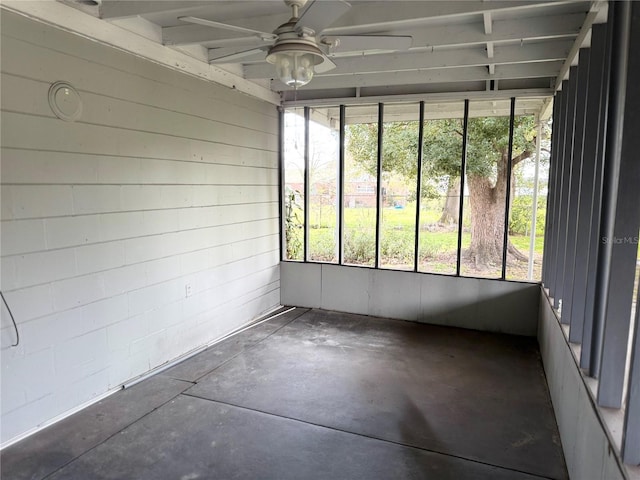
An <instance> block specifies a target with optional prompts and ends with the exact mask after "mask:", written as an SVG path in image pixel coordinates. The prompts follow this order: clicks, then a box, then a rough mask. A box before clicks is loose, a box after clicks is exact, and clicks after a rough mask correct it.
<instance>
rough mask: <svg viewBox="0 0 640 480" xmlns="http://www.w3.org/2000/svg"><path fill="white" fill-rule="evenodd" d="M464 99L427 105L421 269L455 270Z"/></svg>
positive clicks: (422, 191) (424, 144)
mask: <svg viewBox="0 0 640 480" xmlns="http://www.w3.org/2000/svg"><path fill="white" fill-rule="evenodd" d="M463 122H464V103H463V102H458V103H455V104H441V105H425V121H424V133H423V142H422V145H423V147H422V148H423V151H422V185H421V187H422V188H421V195H420V198H421V205H420V249H419V252H418V255H419V264H418V270H419V271H421V272H429V273H447V274H455V273H456V262H457V252H458V218H459V216H460V167H461V164H462V140H463V139H462V135H463Z"/></svg>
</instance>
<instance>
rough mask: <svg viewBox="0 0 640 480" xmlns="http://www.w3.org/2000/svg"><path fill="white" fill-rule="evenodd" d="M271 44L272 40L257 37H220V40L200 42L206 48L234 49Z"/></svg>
mask: <svg viewBox="0 0 640 480" xmlns="http://www.w3.org/2000/svg"><path fill="white" fill-rule="evenodd" d="M271 44H273V40H271V39H263V38H259V37H236V38H221V39H220V40H208V41H204V42H202V45H203V46H204V47H206V48H235V49H236V50H241V49H242V48H244V47H247V48H249V47H261V46H263V45H267V46H269V45H271Z"/></svg>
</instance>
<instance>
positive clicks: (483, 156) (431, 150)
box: [347, 116, 535, 269]
mask: <svg viewBox="0 0 640 480" xmlns="http://www.w3.org/2000/svg"><path fill="white" fill-rule="evenodd" d="M347 135H348V143H347V148H348V152H349V153H350V154H351V155H353V158H354V159H355V160H356V161H358V162H359V163H360V164H361V165H362V166H363V168H365V169H366V170H367V171H369V172H371V173H373V174H375V171H376V158H377V155H376V152H377V125H376V124H359V125H350V126H349V128H348V130H347ZM462 135H463V132H462V121H461V120H459V119H442V120H429V121H426V122H425V128H424V143H423V179H424V178H425V177H427V178H432V177H433V176H436V175H439V176H442V175H445V176H448V177H449V188H455V184H456V179H459V177H460V159H461V156H462ZM383 139H384V143H383V155H382V166H383V171H387V172H391V171H394V172H396V173H399V174H402V175H403V176H404V177H405V178H406V179H407V181H415V178H416V175H417V161H416V158H417V150H418V145H417V143H418V123H417V122H393V123H387V124H385V125H384V137H383ZM534 152H535V125H534V118H533V117H532V116H521V117H516V118H515V119H514V135H513V152H512V167H515V166H516V165H518V164H519V163H520V162H522V161H523V160H525V159H527V158H530V157H531V156H532V155H533V154H534ZM508 162H509V118H508V117H482V118H471V119H469V124H468V141H467V172H466V173H467V186H468V189H469V197H470V198H469V200H470V212H471V215H470V217H471V245H470V247H469V249H468V250H467V251H466V252H465V254H466V255H467V257H468V259H469V260H470V261H471V262H472V263H473V264H474V265H475V266H476V268H478V269H484V268H486V267H488V266H491V265H494V264H499V263H500V262H501V259H502V246H503V238H504V211H505V210H504V209H505V198H506V188H507V172H508V168H507V167H508ZM512 178H513V177H512ZM443 213H444V212H443ZM508 252H509V253H510V254H511V255H512V256H514V257H516V258H518V259H526V257H525V256H524V255H522V254H521V253H520V252H518V250H517V249H516V248H515V247H513V246H512V245H511V244H509V246H508Z"/></svg>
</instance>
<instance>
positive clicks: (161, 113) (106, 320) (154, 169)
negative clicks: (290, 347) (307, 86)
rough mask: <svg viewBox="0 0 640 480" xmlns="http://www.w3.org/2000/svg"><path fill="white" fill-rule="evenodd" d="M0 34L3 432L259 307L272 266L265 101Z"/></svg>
mask: <svg viewBox="0 0 640 480" xmlns="http://www.w3.org/2000/svg"><path fill="white" fill-rule="evenodd" d="M1 33H2V43H1V49H2V51H1V55H2V63H1V78H0V81H1V84H0V85H1V94H2V98H1V107H2V118H1V120H2V138H1V143H2V152H1V153H2V158H1V160H2V164H1V170H0V173H1V181H2V191H1V200H2V222H1V225H0V228H1V235H0V239H1V244H0V254H1V284H0V285H1V288H2V291H3V293H4V294H5V297H6V299H7V301H8V302H9V305H10V307H11V309H12V311H13V313H14V315H15V317H16V320H17V322H18V328H19V330H20V345H19V346H18V347H10V344H11V343H12V342H13V341H14V333H13V329H12V326H11V323H10V321H9V318H8V315H7V314H6V311H5V310H4V309H3V312H2V325H1V328H2V330H1V333H2V346H1V361H2V366H1V368H2V385H1V387H2V422H1V430H2V437H1V440H2V442H3V443H4V444H6V443H7V442H9V441H10V440H11V439H13V438H16V437H17V436H19V435H21V434H24V433H25V432H28V431H30V430H32V429H34V428H36V427H37V426H38V425H40V424H42V423H43V422H47V421H49V420H51V419H53V418H54V417H56V416H59V415H61V414H64V413H65V412H67V411H69V410H71V409H74V408H76V407H77V406H79V405H82V404H84V403H86V402H88V401H91V399H92V398H95V397H96V396H99V395H101V394H104V393H105V392H108V391H109V390H110V389H113V388H116V387H118V386H119V385H122V384H123V383H124V382H127V381H128V380H130V379H132V378H135V377H137V376H139V375H141V374H144V373H145V372H147V371H149V370H151V369H153V368H154V367H157V366H159V365H162V364H163V363H166V362H168V361H170V360H172V359H175V358H176V357H179V356H180V355H182V354H184V353H186V352H189V351H191V350H193V349H195V348H197V347H199V346H201V345H204V344H206V343H208V342H211V341H213V340H215V339H216V338H219V337H220V336H222V335H224V334H226V333H228V332H230V331H231V330H233V329H235V328H237V327H238V326H240V325H243V324H245V323H246V322H248V321H250V320H251V319H253V318H255V317H257V316H258V315H260V314H261V313H262V312H265V311H267V310H269V309H271V308H273V307H274V306H276V305H277V304H279V301H280V292H279V288H280V280H279V265H278V257H279V254H278V220H277V217H278V196H277V195H278V188H277V182H278V175H277V148H278V119H277V110H276V107H275V106H274V105H270V104H267V103H265V102H262V101H259V100H257V99H254V98H251V97H249V96H246V95H243V94H240V93H239V92H236V91H233V90H231V89H228V88H225V87H220V86H217V85H213V84H211V83H208V82H205V81H201V80H199V79H197V78H194V77H190V76H186V75H183V74H180V73H179V72H175V71H172V70H169V69H166V68H163V67H161V66H159V65H155V64H153V63H151V62H147V61H145V60H142V59H139V58H136V57H134V56H132V55H128V54H126V53H124V52H120V51H117V50H115V49H110V48H108V47H105V46H102V45H99V44H96V43H93V42H91V41H89V40H86V39H83V38H80V37H76V36H73V35H72V34H69V33H65V32H63V31H60V30H56V29H54V28H52V27H49V26H46V25H43V24H39V23H36V22H34V21H31V20H28V19H26V18H23V17H20V16H18V15H15V14H12V13H7V12H3V14H2V25H1ZM59 80H64V81H67V82H69V83H71V84H72V85H73V86H74V87H75V88H76V89H77V90H78V91H79V93H80V96H81V98H82V101H83V113H82V116H81V118H80V119H79V120H78V121H77V122H73V123H70V122H65V121H62V120H59V119H57V118H56V117H55V116H54V114H53V112H52V111H51V109H50V108H49V105H48V102H47V92H48V89H49V86H50V85H51V84H52V83H53V82H55V81H59ZM187 284H190V285H191V295H190V296H188V297H187V296H186V289H185V286H186V285H187Z"/></svg>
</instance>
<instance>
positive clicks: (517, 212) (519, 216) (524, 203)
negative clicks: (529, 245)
mask: <svg viewBox="0 0 640 480" xmlns="http://www.w3.org/2000/svg"><path fill="white" fill-rule="evenodd" d="M546 206H547V201H546V199H544V198H538V209H537V210H536V236H541V235H543V234H544V227H545V219H546V213H547V211H546ZM532 207H533V198H532V197H530V196H519V197H515V198H514V199H513V203H512V204H511V211H510V215H511V219H510V221H509V233H510V234H511V235H529V233H530V230H531V212H532Z"/></svg>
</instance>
